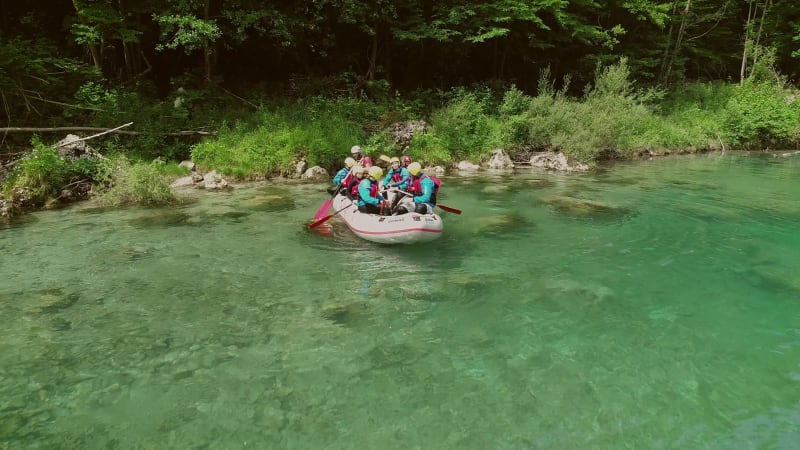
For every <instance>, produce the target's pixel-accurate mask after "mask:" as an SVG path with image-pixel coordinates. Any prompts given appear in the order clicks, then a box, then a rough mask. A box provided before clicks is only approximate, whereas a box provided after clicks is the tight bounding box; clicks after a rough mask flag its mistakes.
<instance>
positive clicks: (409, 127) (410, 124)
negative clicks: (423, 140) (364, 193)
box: [389, 120, 428, 152]
mask: <svg viewBox="0 0 800 450" xmlns="http://www.w3.org/2000/svg"><path fill="white" fill-rule="evenodd" d="M389 129H390V130H391V132H392V138H393V139H394V142H395V144H397V145H399V146H400V149H401V150H402V151H403V152H405V151H407V150H408V147H409V146H410V145H411V141H412V140H413V139H414V136H417V135H420V134H425V133H426V132H427V131H428V123H427V122H425V121H424V120H407V121H405V122H397V123H394V124H392V125H390V127H389Z"/></svg>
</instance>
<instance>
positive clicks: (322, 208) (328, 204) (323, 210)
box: [314, 198, 333, 220]
mask: <svg viewBox="0 0 800 450" xmlns="http://www.w3.org/2000/svg"><path fill="white" fill-rule="evenodd" d="M332 203H333V199H332V198H329V199H328V200H325V203H323V204H322V206H320V207H319V209H318V210H317V213H316V214H314V220H319V219H321V218H322V217H324V216H325V213H327V212H328V210H329V209H331V204H332Z"/></svg>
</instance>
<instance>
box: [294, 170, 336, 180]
mask: <svg viewBox="0 0 800 450" xmlns="http://www.w3.org/2000/svg"><path fill="white" fill-rule="evenodd" d="M300 178H301V179H303V180H313V181H322V180H328V179H330V176H329V175H328V171H327V170H325V169H323V168H322V167H320V166H313V167H310V168H309V169H308V170H306V171H305V172H303V174H302V175H300Z"/></svg>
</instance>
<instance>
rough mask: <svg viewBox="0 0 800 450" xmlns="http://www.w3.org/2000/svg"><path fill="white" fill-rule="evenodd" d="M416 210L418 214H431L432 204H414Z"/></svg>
mask: <svg viewBox="0 0 800 450" xmlns="http://www.w3.org/2000/svg"><path fill="white" fill-rule="evenodd" d="M414 212H415V213H417V214H430V213H431V210H430V206H429V205H428V204H427V203H417V204H416V206H414Z"/></svg>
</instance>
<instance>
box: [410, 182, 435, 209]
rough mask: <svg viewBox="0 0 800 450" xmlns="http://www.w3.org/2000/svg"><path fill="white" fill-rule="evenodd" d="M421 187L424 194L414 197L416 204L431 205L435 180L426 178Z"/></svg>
mask: <svg viewBox="0 0 800 450" xmlns="http://www.w3.org/2000/svg"><path fill="white" fill-rule="evenodd" d="M420 185H421V186H420V187H421V188H422V192H421V193H420V194H419V195H417V196H416V197H414V203H430V202H431V195H433V188H434V186H435V185H434V184H433V180H431V179H430V177H425V178H423V179H422V181H421V182H420Z"/></svg>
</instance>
